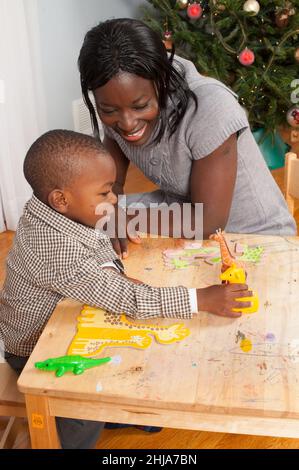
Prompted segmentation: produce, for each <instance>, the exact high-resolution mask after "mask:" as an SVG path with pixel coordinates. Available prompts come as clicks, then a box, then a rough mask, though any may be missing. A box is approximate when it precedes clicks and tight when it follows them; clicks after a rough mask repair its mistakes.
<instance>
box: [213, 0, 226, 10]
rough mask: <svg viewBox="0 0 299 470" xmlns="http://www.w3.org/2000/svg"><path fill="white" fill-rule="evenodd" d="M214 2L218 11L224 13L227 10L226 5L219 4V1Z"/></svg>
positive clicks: (214, 0)
mask: <svg viewBox="0 0 299 470" xmlns="http://www.w3.org/2000/svg"><path fill="white" fill-rule="evenodd" d="M212 1H213V5H214V7H215V8H216V9H217V10H218V11H224V10H225V5H223V3H221V2H219V0H212Z"/></svg>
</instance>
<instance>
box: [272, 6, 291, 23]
mask: <svg viewBox="0 0 299 470" xmlns="http://www.w3.org/2000/svg"><path fill="white" fill-rule="evenodd" d="M289 21H290V10H289V9H287V8H279V9H277V11H276V13H275V24H276V26H278V28H285V27H286V26H288V24H289Z"/></svg>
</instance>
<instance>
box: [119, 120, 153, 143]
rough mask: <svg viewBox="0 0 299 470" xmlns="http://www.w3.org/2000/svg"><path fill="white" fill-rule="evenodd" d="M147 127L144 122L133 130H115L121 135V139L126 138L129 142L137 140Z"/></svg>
mask: <svg viewBox="0 0 299 470" xmlns="http://www.w3.org/2000/svg"><path fill="white" fill-rule="evenodd" d="M146 128H147V124H144V125H143V126H142V127H141V128H140V129H138V130H136V131H133V132H125V131H123V130H122V129H119V128H118V129H117V130H116V131H117V132H118V133H119V134H120V135H121V136H122V138H123V139H125V140H128V141H129V142H137V141H138V140H140V139H142V137H143V135H144V133H145V131H146Z"/></svg>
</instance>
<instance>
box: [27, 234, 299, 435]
mask: <svg viewBox="0 0 299 470" xmlns="http://www.w3.org/2000/svg"><path fill="white" fill-rule="evenodd" d="M227 240H228V241H229V242H230V246H233V244H234V243H236V242H238V243H246V244H249V245H261V246H263V247H264V250H265V251H264V257H263V260H262V261H261V262H260V263H259V264H255V265H252V264H251V265H250V264H248V265H247V266H246V270H247V274H248V277H247V282H248V285H249V287H250V288H251V289H253V290H254V291H255V292H256V293H258V296H259V300H260V308H259V311H258V312H257V313H255V314H247V315H243V316H242V317H241V318H238V319H229V318H222V317H218V316H215V315H211V314H208V313H206V312H201V313H200V314H198V315H195V316H194V318H193V319H192V320H187V321H186V320H185V321H183V320H176V319H167V320H166V319H151V320H146V321H140V320H139V321H137V323H146V324H148V323H155V324H157V323H158V324H161V325H169V324H173V323H178V322H179V323H184V324H185V326H187V327H188V328H189V329H190V331H191V333H190V336H188V337H187V338H185V339H184V340H183V341H181V342H179V343H174V344H170V345H162V344H158V343H156V342H155V340H154V339H153V341H152V344H151V346H150V347H149V348H148V349H145V350H137V349H133V348H106V349H105V350H104V351H103V352H102V353H101V354H100V356H109V355H115V354H117V355H120V356H121V362H120V363H119V364H106V365H103V366H100V367H95V368H93V369H89V370H86V371H85V372H84V374H83V375H79V376H75V375H73V374H70V373H67V374H65V375H64V376H63V377H61V378H57V377H55V375H54V373H50V372H41V371H39V370H36V369H35V368H34V362H35V361H41V360H44V359H46V358H48V357H56V356H61V355H65V354H66V351H67V348H68V346H69V344H70V342H71V340H72V338H73V336H74V334H75V331H76V318H77V317H78V315H79V313H80V310H81V305H80V304H79V303H77V302H74V301H71V300H65V301H63V302H61V303H60V304H59V305H58V306H57V308H56V309H55V311H54V313H53V315H52V317H51V319H50V321H49V322H48V324H47V326H46V328H45V330H44V331H43V334H42V335H41V337H40V339H39V341H38V343H37V345H36V347H35V349H34V351H33V353H32V355H31V357H30V359H29V361H28V363H27V365H26V367H25V369H24V371H23V373H22V374H21V376H20V378H19V381H18V386H19V389H20V390H21V391H22V392H24V393H25V394H26V395H27V396H35V397H36V398H38V397H43V398H47V399H48V400H50V399H51V404H50V406H49V409H48V411H49V414H52V415H56V416H59V415H60V416H70V417H78V418H80V417H84V416H86V418H87V419H88V416H89V417H90V419H91V416H94V417H95V418H94V419H106V420H111V421H118V422H129V423H130V422H131V423H134V422H135V423H137V424H155V425H159V424H160V425H163V426H167V425H168V426H169V427H176V428H189V429H206V430H214V431H222V432H244V433H253V434H264V435H279V436H289V437H299V426H298V424H297V423H296V420H294V418H298V417H299V314H298V313H299V312H298V300H299V238H298V237H272V236H257V235H250V236H249V235H248V236H245V235H237V234H230V235H227ZM231 242H232V243H231ZM180 243H181V242H180V241H178V240H173V239H161V238H158V239H144V240H143V243H142V245H141V246H138V245H130V256H129V258H128V259H127V260H126V261H125V265H126V270H127V274H128V275H129V276H132V277H134V278H137V279H140V280H142V281H144V282H148V283H150V284H152V285H155V286H175V285H184V286H186V287H205V286H208V285H211V284H215V283H219V282H220V281H219V273H220V264H216V265H208V264H206V263H204V262H202V263H201V264H200V265H199V266H190V267H188V268H186V269H170V268H167V267H165V266H164V264H163V258H162V252H163V250H165V249H167V248H177V247H179V246H180ZM204 245H206V246H211V245H215V242H211V241H208V242H204ZM242 338H243V339H244V338H246V339H248V340H250V341H251V343H252V349H251V350H250V351H247V352H246V348H243V349H242V348H241V345H242V341H241V340H242ZM74 402H76V403H77V404H79V405H78V406H77V408H76V407H74V406H73V405H74ZM87 403H88V404H89V405H90V407H89V409H90V411H89V414H88V412H87V415H85V414H84V409H85V408H86V404H87ZM97 410H102V411H99V412H98V411H97ZM105 410H106V411H105ZM109 418H110V419H109Z"/></svg>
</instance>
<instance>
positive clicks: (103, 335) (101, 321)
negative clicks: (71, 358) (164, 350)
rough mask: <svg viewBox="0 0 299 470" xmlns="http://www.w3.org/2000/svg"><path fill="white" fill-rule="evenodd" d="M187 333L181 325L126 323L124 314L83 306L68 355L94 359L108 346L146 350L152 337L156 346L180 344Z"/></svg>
mask: <svg viewBox="0 0 299 470" xmlns="http://www.w3.org/2000/svg"><path fill="white" fill-rule="evenodd" d="M189 334H190V331H189V330H188V328H186V327H185V326H184V325H183V324H182V323H175V324H172V325H169V326H161V325H158V324H147V323H138V322H137V321H132V320H128V319H127V317H126V316H125V315H116V314H113V313H109V312H106V311H105V310H102V309H100V308H93V307H89V306H88V305H84V306H83V308H82V310H81V313H80V315H79V317H78V326H77V333H76V335H75V336H74V338H73V340H72V342H71V345H70V347H69V349H68V354H80V355H82V356H86V357H88V356H96V355H97V354H99V352H101V351H102V350H103V349H104V348H106V347H111V346H118V347H124V346H130V347H133V348H137V349H146V348H148V347H149V346H150V345H151V343H152V337H154V338H155V340H156V341H157V342H158V343H161V344H171V343H174V342H177V341H182V340H183V339H184V338H186V337H187V336H188V335H189Z"/></svg>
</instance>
